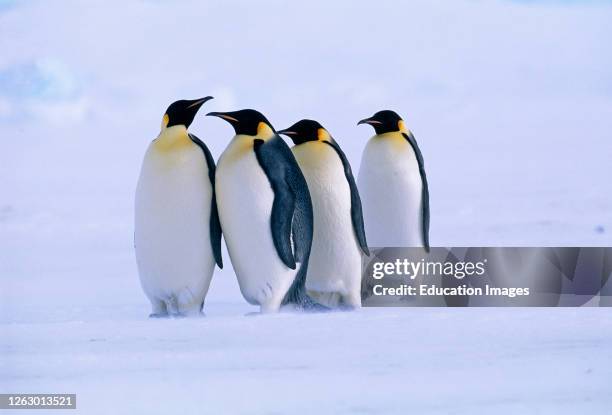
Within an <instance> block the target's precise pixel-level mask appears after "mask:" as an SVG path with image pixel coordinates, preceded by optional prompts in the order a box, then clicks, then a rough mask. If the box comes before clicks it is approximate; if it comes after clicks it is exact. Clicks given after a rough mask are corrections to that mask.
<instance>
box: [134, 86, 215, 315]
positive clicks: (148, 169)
mask: <svg viewBox="0 0 612 415" xmlns="http://www.w3.org/2000/svg"><path fill="white" fill-rule="evenodd" d="M209 99H212V97H205V98H201V99H194V100H181V101H176V102H174V103H172V104H171V105H170V106H169V107H168V109H167V110H166V112H165V114H164V116H163V119H162V124H161V131H160V133H159V135H158V136H157V138H156V139H155V140H153V142H151V144H150V145H149V147H148V149H147V152H146V153H145V156H144V161H143V162H142V169H141V172H140V178H139V180H138V185H137V188H136V204H135V207H136V209H135V232H134V247H135V249H136V261H137V263H138V272H139V274H140V282H141V285H142V288H143V290H144V292H145V294H146V295H147V297H148V298H149V300H150V301H151V306H152V313H151V315H150V317H165V316H168V315H172V316H185V315H199V314H201V313H202V307H203V306H204V298H205V297H206V293H207V292H208V288H209V286H210V280H211V278H212V275H213V271H214V267H215V262H216V263H217V264H218V265H219V267H220V268H222V267H223V262H222V258H221V225H220V222H219V215H218V211H217V204H216V199H215V189H214V182H215V161H214V159H213V157H212V155H211V154H210V151H209V150H208V148H207V147H206V144H204V142H202V141H201V140H200V139H198V138H197V137H196V136H195V135H193V134H191V133H190V132H189V131H188V130H187V128H188V127H189V125H190V124H191V122H192V121H193V119H194V117H195V115H196V113H197V112H198V110H199V109H200V107H201V106H202V104H204V103H205V102H206V101H208V100H209Z"/></svg>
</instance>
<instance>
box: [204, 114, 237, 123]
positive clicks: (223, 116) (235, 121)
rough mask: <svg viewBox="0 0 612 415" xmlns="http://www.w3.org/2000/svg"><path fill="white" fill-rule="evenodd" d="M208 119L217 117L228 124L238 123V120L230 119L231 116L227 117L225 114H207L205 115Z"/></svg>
mask: <svg viewBox="0 0 612 415" xmlns="http://www.w3.org/2000/svg"><path fill="white" fill-rule="evenodd" d="M206 115H207V116H209V117H219V118H223V119H224V120H225V121H229V122H230V124H233V123H237V122H240V121H238V119H236V118H234V117H232V116H231V115H229V113H227V112H209V113H208V114H206Z"/></svg>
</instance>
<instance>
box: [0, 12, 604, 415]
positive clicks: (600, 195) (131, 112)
mask: <svg viewBox="0 0 612 415" xmlns="http://www.w3.org/2000/svg"><path fill="white" fill-rule="evenodd" d="M50 3H51V2H48V1H35V0H33V1H16V0H0V50H1V51H2V52H1V53H0V144H1V147H2V148H1V151H0V392H32V393H33V392H36V393H45V392H46V393H71V392H73V393H77V394H78V407H79V410H78V411H76V413H87V414H90V413H94V414H95V413H100V414H107V413H125V414H134V413H148V414H156V413H160V414H161V413H163V414H167V413H185V414H191V413H194V414H202V413H206V414H208V413H210V414H220V413H237V414H285V413H307V414H318V413H329V414H336V413H358V414H359V413H363V414H370V413H371V414H378V413H398V414H406V413H410V414H555V415H557V414H589V415H592V414H610V413H612V402H611V401H612V398H611V396H612V394H611V393H610V379H612V361H611V359H612V353H610V352H611V351H612V330H610V327H611V326H612V325H611V323H612V316H611V313H610V311H609V310H608V309H595V308H583V309H468V310H461V309H364V310H361V311H359V312H355V313H334V314H326V315H296V314H291V313H283V314H279V315H273V316H258V317H245V316H244V314H246V313H248V312H251V311H255V310H254V308H253V307H250V306H248V305H247V304H245V302H244V300H243V299H242V297H241V296H240V293H239V291H238V287H237V284H236V278H235V276H234V274H233V270H232V268H231V264H229V262H230V261H229V258H228V256H227V253H225V263H226V269H224V270H223V271H222V272H216V274H215V276H214V278H213V281H212V286H211V290H210V292H209V295H208V298H207V305H206V307H205V311H206V313H207V314H208V317H207V318H202V319H195V320H162V321H158V320H149V319H147V318H146V316H147V315H148V313H149V306H148V304H147V301H146V299H145V297H144V295H143V293H142V291H141V289H140V286H139V283H138V277H137V273H136V267H135V261H134V254H133V248H132V235H133V225H132V224H133V218H132V212H133V194H134V188H135V184H136V180H137V176H138V171H139V168H140V163H141V160H142V155H143V153H144V149H145V148H146V146H147V144H148V143H149V141H150V140H152V139H153V138H154V137H155V136H156V135H157V133H158V131H159V125H160V122H161V118H162V115H163V111H164V110H165V108H166V107H167V105H168V104H169V103H170V102H171V101H173V100H175V99H179V98H195V97H200V96H205V95H213V96H215V100H213V101H210V102H209V103H207V104H206V107H205V108H204V109H203V112H205V111H225V110H234V109H239V108H248V107H252V108H256V109H259V110H261V111H262V112H264V113H265V114H266V115H267V116H268V118H269V119H270V120H271V122H272V123H273V124H274V125H275V126H276V127H277V128H283V127H287V126H289V125H291V124H293V123H294V122H295V121H297V120H298V119H299V118H304V117H308V118H314V119H318V120H319V121H320V122H321V123H322V124H323V125H325V126H326V127H327V128H328V130H329V131H330V132H331V133H332V135H333V136H334V137H335V138H336V139H337V141H338V142H339V143H340V145H341V146H342V147H343V149H344V150H345V152H346V154H347V157H348V159H349V161H350V162H351V164H352V166H353V169H354V170H355V171H358V169H359V163H360V156H361V151H362V149H363V147H364V145H365V143H366V140H367V139H368V138H369V136H370V135H371V134H372V132H371V129H369V128H366V127H363V126H360V127H357V126H356V125H355V124H356V122H357V121H358V120H359V119H362V118H364V117H366V116H369V115H371V114H373V113H374V112H375V111H377V110H379V109H382V108H390V109H395V110H397V111H398V112H399V113H401V114H402V115H403V116H404V118H405V120H406V124H407V126H408V127H409V128H410V129H411V130H412V131H413V132H414V134H415V136H416V138H417V140H418V142H419V146H420V147H421V150H422V151H423V154H424V157H425V161H426V168H427V174H428V178H429V185H430V192H431V208H432V211H431V213H432V225H431V240H432V244H433V245H435V246H470V245H472V246H610V245H612V214H611V212H612V191H611V186H610V178H612V163H611V160H612V116H611V114H612V50H611V48H612V46H611V45H612V44H611V43H610V40H609V39H611V38H612V25H610V22H611V21H612V3H611V2H610V1H607V0H584V1H581V0H516V1H511V0H480V1H475V0H453V1H438V0H435V1H434V0H414V1H406V2H397V1H390V0H382V1H376V2H373V1H361V2H360V1H349V0H338V1H334V2H330V1H325V0H315V1H308V2H291V3H285V2H282V1H278V0H270V1H267V2H252V1H247V0H232V1H223V2H221V1H218V2H217V1H207V2H201V1H187V0H186V1H181V2H174V1H166V0H128V1H116V2H110V1H87V2H85V1H82V2H79V1H54V2H53V4H52V5H51V4H50ZM191 131H192V132H194V133H195V134H196V135H198V136H199V137H200V138H202V139H203V140H204V141H206V142H207V144H208V146H209V147H210V149H211V152H212V154H213V155H214V156H215V157H218V156H219V155H220V154H221V151H222V150H223V148H224V147H225V146H226V145H227V142H228V141H229V139H230V137H231V132H230V129H229V127H228V126H227V125H226V124H225V123H222V122H218V120H213V119H211V118H210V117H204V116H203V115H202V116H199V117H197V118H196V120H195V121H194V123H193V125H192V127H191ZM19 413H24V412H19ZM54 413H55V412H54ZM71 413H75V412H74V411H72V412H71Z"/></svg>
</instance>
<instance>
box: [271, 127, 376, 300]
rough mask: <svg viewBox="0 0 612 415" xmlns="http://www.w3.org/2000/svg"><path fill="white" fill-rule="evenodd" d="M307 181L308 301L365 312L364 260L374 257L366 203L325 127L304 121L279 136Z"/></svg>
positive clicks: (343, 157)
mask: <svg viewBox="0 0 612 415" xmlns="http://www.w3.org/2000/svg"><path fill="white" fill-rule="evenodd" d="M278 133H279V134H284V135H287V136H288V137H289V138H291V140H292V141H293V143H294V144H295V146H294V147H293V148H292V149H291V151H292V152H293V154H294V155H295V158H296V160H297V162H298V164H299V166H300V169H301V170H302V173H303V174H304V176H305V178H306V182H307V183H308V189H309V190H310V197H311V198H312V204H313V212H314V236H313V240H312V251H311V254H310V262H309V264H308V275H307V277H306V289H307V292H308V295H309V296H310V297H311V298H313V299H314V300H315V301H317V302H318V303H320V304H324V305H325V306H327V307H330V308H335V307H347V308H358V307H361V254H362V252H363V253H364V254H366V255H369V251H368V245H367V242H366V236H365V230H364V226H363V215H362V211H361V199H360V198H359V191H358V190H357V185H356V184H355V179H354V177H353V172H352V171H351V165H350V164H349V162H348V160H347V158H346V156H345V155H344V152H343V151H342V149H341V148H340V146H339V145H338V143H337V142H336V141H335V140H334V139H333V138H332V136H331V135H330V134H329V132H328V131H327V130H326V129H325V128H323V126H322V125H321V124H319V123H318V122H317V121H313V120H301V121H298V122H297V123H295V124H294V125H292V126H291V127H289V128H287V129H285V130H281V131H278Z"/></svg>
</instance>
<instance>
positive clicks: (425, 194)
mask: <svg viewBox="0 0 612 415" xmlns="http://www.w3.org/2000/svg"><path fill="white" fill-rule="evenodd" d="M402 135H403V136H404V138H405V139H406V140H407V141H408V142H409V143H410V146H411V147H412V150H413V151H414V154H415V155H416V159H417V162H418V163H419V173H420V174H421V182H422V191H421V202H422V205H423V206H422V208H423V211H422V217H423V245H424V246H425V251H427V252H429V186H428V184H427V175H426V174H425V161H424V160H423V154H421V150H420V149H419V146H418V144H417V142H416V139H415V138H414V135H412V133H409V134H406V133H402Z"/></svg>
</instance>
